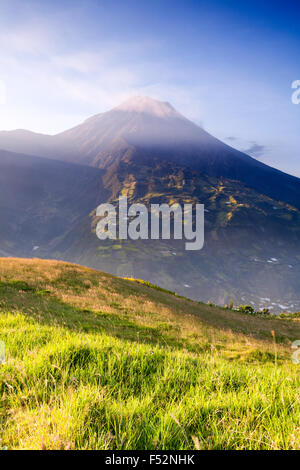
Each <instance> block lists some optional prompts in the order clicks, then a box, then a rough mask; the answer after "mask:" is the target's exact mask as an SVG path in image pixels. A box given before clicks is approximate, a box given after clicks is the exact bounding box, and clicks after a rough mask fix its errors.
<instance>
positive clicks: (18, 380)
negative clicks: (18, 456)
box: [0, 259, 300, 449]
mask: <svg viewBox="0 0 300 470" xmlns="http://www.w3.org/2000/svg"><path fill="white" fill-rule="evenodd" d="M0 280H1V283H0V339H1V340H2V341H4V342H5V345H6V350H7V356H8V357H7V361H6V363H5V364H4V365H1V366H0V394H1V402H0V429H1V435H0V448H1V447H4V446H6V447H7V448H8V449H41V448H42V449H69V448H71V449H73V448H74V449H195V448H197V449H198V448H199V449H299V448H300V406H299V400H300V393H299V391H300V387H299V385H300V377H299V372H300V366H297V365H295V364H293V363H292V361H291V352H292V350H291V349H290V345H291V342H292V341H293V340H295V339H300V323H299V321H298V320H297V319H290V320H289V319H264V318H263V319H261V318H257V317H253V318H252V317H248V316H246V315H243V314H240V313H238V312H232V311H230V310H227V311H226V310H224V309H218V308H217V307H210V306H207V305H203V304H199V303H197V302H192V301H187V300H185V299H181V298H177V297H175V296H174V295H170V294H168V293H166V292H163V291H160V290H158V289H153V288H151V286H147V285H143V284H141V283H140V282H132V281H129V280H123V279H119V278H115V277H113V276H110V275H108V274H104V273H98V272H95V271H92V270H88V269H85V268H80V267H78V266H75V265H71V264H67V263H57V262H48V261H38V260H32V261H29V260H12V259H3V260H0ZM272 332H273V333H272Z"/></svg>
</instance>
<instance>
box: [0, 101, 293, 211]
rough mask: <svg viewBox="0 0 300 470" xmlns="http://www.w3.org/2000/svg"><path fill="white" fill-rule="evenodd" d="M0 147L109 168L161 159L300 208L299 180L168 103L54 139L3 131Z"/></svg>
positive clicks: (136, 104)
mask: <svg viewBox="0 0 300 470" xmlns="http://www.w3.org/2000/svg"><path fill="white" fill-rule="evenodd" d="M0 148H2V149H7V150H9V151H14V152H21V153H29V154H33V155H37V156H43V157H48V158H54V159H60V160H64V161H68V162H72V163H77V164H83V165H89V166H94V167H98V168H104V169H107V168H109V167H110V166H111V165H114V164H116V163H117V162H119V161H121V160H122V159H126V158H128V156H132V155H134V156H135V158H136V159H138V160H139V161H140V162H141V163H147V162H149V161H150V162H151V159H152V157H153V156H154V155H155V156H157V157H159V158H160V159H164V160H166V161H172V162H174V163H176V164H178V165H182V166H186V167H189V168H193V169H195V170H197V171H200V172H205V173H206V174H208V175H210V176H214V177H217V178H218V177H226V178H230V179H233V180H237V181H241V182H243V183H245V184H246V185H248V186H250V187H251V188H253V189H255V190H257V191H259V192H260V193H261V194H265V195H268V196H270V197H272V198H274V199H275V200H278V201H283V202H286V203H289V204H292V205H293V206H295V207H297V208H300V179H299V178H297V177H294V176H291V175H287V174H285V173H283V172H281V171H279V170H276V169H274V168H271V167H269V166H268V165H265V164H263V163H261V162H259V161H257V160H255V159H254V158H252V157H250V156H248V155H246V154H244V153H242V152H239V151H237V150H235V149H233V148H232V147H230V146H228V145H226V144H224V143H223V142H221V141H219V140H218V139H216V138H215V137H213V136H211V135H210V134H208V133H207V132H206V131H205V130H203V129H202V128H201V127H199V126H197V125H195V124H194V123H192V122H191V121H189V120H188V119H186V118H185V117H184V116H182V115H181V114H179V113H178V112H177V111H176V110H175V109H174V108H173V107H172V106H171V105H170V104H169V103H164V102H160V101H156V100H153V99H150V98H146V97H135V98H132V99H130V100H128V101H126V102H125V103H123V104H121V105H120V106H117V107H116V108H114V109H112V110H111V111H108V112H106V113H102V114H98V115H96V116H93V117H91V118H89V119H87V120H86V121H85V122H84V123H83V124H80V125H79V126H76V127H74V128H73V129H70V130H68V131H65V132H62V133H60V134H57V135H55V136H47V135H41V134H35V133H30V132H28V131H21V130H18V131H11V132H7V131H6V132H0Z"/></svg>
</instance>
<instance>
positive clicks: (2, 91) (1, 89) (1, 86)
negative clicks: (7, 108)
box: [0, 80, 7, 105]
mask: <svg viewBox="0 0 300 470" xmlns="http://www.w3.org/2000/svg"><path fill="white" fill-rule="evenodd" d="M6 101H7V93H6V85H5V82H4V81H3V80H0V105H4V104H6Z"/></svg>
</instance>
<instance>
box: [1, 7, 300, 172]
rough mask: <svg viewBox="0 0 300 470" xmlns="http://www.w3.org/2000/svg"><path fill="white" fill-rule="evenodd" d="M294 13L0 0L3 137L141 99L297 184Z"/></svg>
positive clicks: (298, 45) (299, 39) (52, 128)
mask: <svg viewBox="0 0 300 470" xmlns="http://www.w3.org/2000/svg"><path fill="white" fill-rule="evenodd" d="M261 3H264V5H263V6H262V5H261ZM299 13H300V4H299V2H298V5H297V3H296V2H293V1H289V0H287V1H285V2H283V1H282V0H281V1H280V2H277V1H276V0H273V1H265V2H261V1H257V0H251V1H248V0H244V1H243V2H242V1H241V0H227V1H226V0H210V1H201V0H197V1H192V0H180V1H177V0H159V1H156V0H151V1H150V0H148V1H146V0H136V1H135V0H81V1H76V0H60V1H56V0H51V1H44V0H39V1H37V0H36V1H35V0H9V1H8V0H0V45H1V48H0V129H15V128H26V129H31V130H34V131H38V132H45V133H55V132H59V131H61V130H64V129H67V128H69V127H71V126H73V125H76V124H78V123H79V122H80V121H82V120H84V119H85V118H87V117H88V116H90V115H93V114H96V113H99V112H103V111H106V110H108V109H110V108H111V107H112V106H114V105H117V104H119V103H120V102H121V101H122V100H124V99H126V98H128V97H130V96H132V95H136V94H142V95H147V96H152V97H154V98H158V99H161V100H164V101H169V102H171V103H172V104H173V106H175V108H177V109H178V111H180V112H182V113H183V114H185V115H186V117H188V118H190V119H192V120H194V121H195V122H196V123H198V124H200V125H202V126H203V127H204V128H205V129H206V130H207V131H209V132H211V133H212V134H214V135H215V136H217V137H218V138H220V139H222V140H225V141H226V142H227V143H230V145H232V146H234V147H236V148H239V149H242V150H247V151H248V152H249V153H250V154H251V155H252V156H255V157H256V158H259V159H260V160H262V161H264V162H266V163H268V164H270V165H272V166H275V167H277V168H279V169H282V170H284V171H286V172H289V173H292V174H295V175H297V176H300V105H294V104H292V102H291V95H292V89H291V84H292V82H293V81H295V80H297V79H298V80H300V60H299V57H300V23H299Z"/></svg>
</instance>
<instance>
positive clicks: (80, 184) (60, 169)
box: [0, 150, 109, 256]
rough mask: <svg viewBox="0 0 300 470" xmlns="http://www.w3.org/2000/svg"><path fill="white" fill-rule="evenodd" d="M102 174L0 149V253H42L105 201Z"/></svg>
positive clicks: (22, 254)
mask: <svg viewBox="0 0 300 470" xmlns="http://www.w3.org/2000/svg"><path fill="white" fill-rule="evenodd" d="M102 174H103V172H102V171H101V170H98V169H96V168H89V167H83V166H79V165H74V164H71V163H65V162H60V161H54V160H48V159H44V158H38V157H35V156H29V155H20V154H15V153H11V152H6V151H2V150H0V221H1V224H0V250H1V252H2V256H3V255H11V254H13V253H15V255H18V256H30V254H32V255H33V254H34V255H39V256H40V255H41V254H42V253H43V251H46V252H47V254H48V253H49V251H50V243H51V242H53V240H55V239H56V238H57V237H60V236H61V235H62V234H65V233H67V232H68V231H69V230H71V229H72V227H73V226H74V225H76V223H78V220H80V219H81V218H83V217H86V215H88V214H89V213H90V212H91V211H92V210H93V209H94V208H95V207H96V206H97V204H98V203H99V202H100V201H102V200H103V199H105V198H106V197H108V194H109V193H108V192H107V191H106V190H105V189H104V188H103V185H102Z"/></svg>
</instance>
